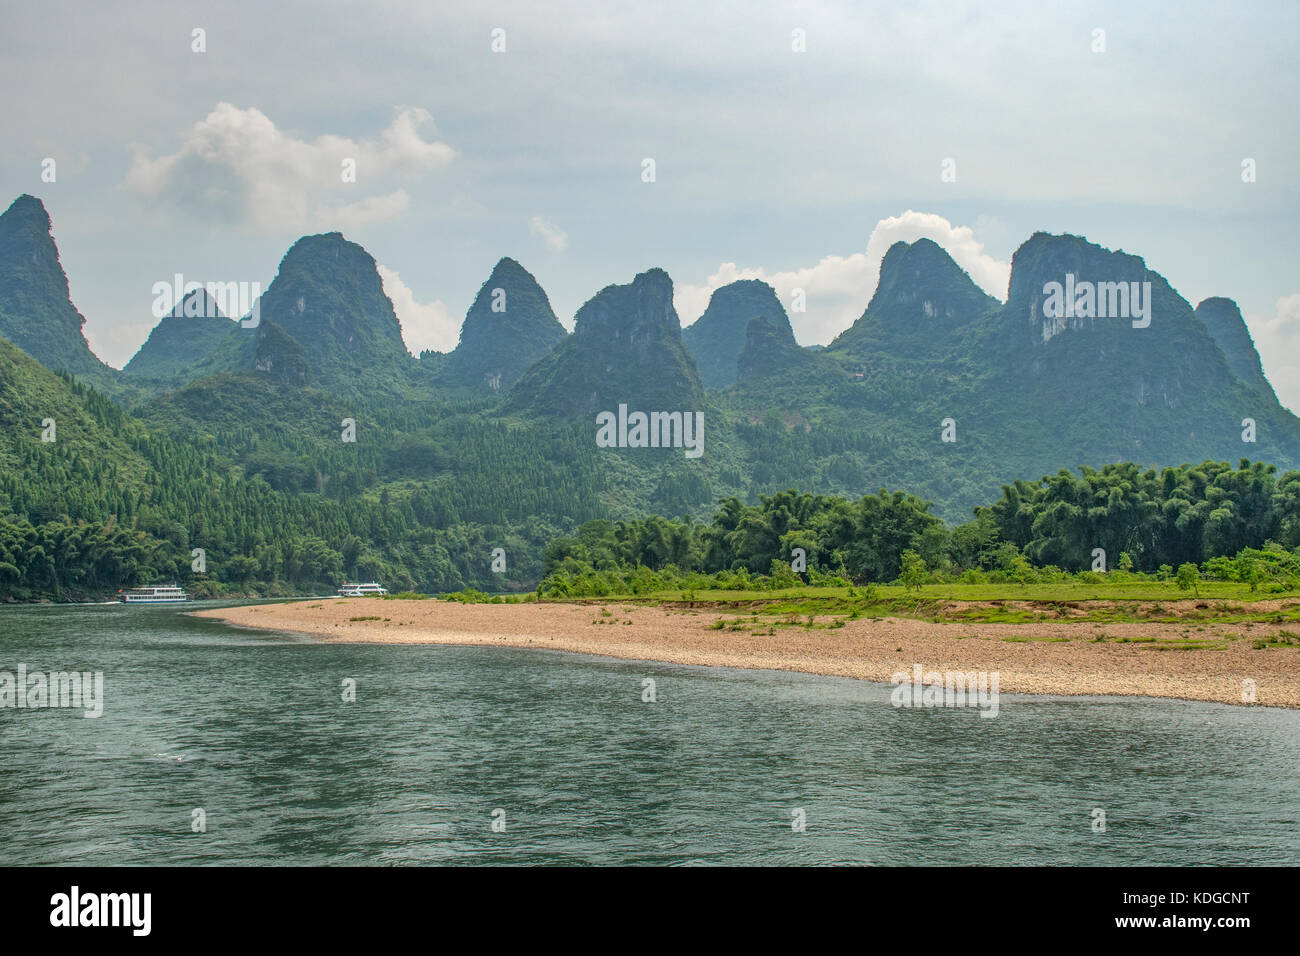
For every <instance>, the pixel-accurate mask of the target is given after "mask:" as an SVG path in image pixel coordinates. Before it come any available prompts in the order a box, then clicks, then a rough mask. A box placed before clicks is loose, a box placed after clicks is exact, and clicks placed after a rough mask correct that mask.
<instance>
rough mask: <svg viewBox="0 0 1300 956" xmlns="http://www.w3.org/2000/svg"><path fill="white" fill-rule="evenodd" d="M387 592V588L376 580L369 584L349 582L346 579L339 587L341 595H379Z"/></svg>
mask: <svg viewBox="0 0 1300 956" xmlns="http://www.w3.org/2000/svg"><path fill="white" fill-rule="evenodd" d="M387 593H388V589H387V588H381V587H380V586H379V585H378V584H376V583H375V582H374V581H371V582H370V583H369V584H349V583H348V582H347V581H344V582H343V586H342V587H341V588H339V597H377V596H381V595H384V594H387Z"/></svg>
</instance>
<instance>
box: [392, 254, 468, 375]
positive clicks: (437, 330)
mask: <svg viewBox="0 0 1300 956" xmlns="http://www.w3.org/2000/svg"><path fill="white" fill-rule="evenodd" d="M376 268H378V270H379V278H380V279H381V280H383V283H384V292H385V293H387V295H388V298H390V299H392V301H393V311H394V312H396V313H397V321H398V322H400V323H401V324H402V341H404V342H405V343H406V349H407V351H408V352H410V353H411V354H412V355H419V354H420V352H421V351H423V350H424V349H433V350H434V351H435V352H450V351H451V350H452V349H454V348H455V347H456V343H457V342H458V341H459V340H460V320H459V319H455V318H453V317H452V316H451V314H450V313H449V312H448V311H447V306H446V305H445V304H443V302H442V300H440V299H434V300H433V301H432V302H429V303H427V304H426V303H420V302H416V301H415V293H413V292H412V291H411V288H410V286H408V285H407V284H406V283H405V282H403V281H402V279H401V276H399V275H398V274H397V273H396V272H394V271H393V270H392V269H389V268H388V267H387V266H382V265H381V266H377V267H376Z"/></svg>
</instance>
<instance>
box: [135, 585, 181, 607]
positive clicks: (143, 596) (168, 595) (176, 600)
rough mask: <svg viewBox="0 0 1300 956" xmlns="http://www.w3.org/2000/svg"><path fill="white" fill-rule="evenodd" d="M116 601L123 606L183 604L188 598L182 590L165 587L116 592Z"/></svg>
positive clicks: (170, 586)
mask: <svg viewBox="0 0 1300 956" xmlns="http://www.w3.org/2000/svg"><path fill="white" fill-rule="evenodd" d="M117 599H118V600H119V601H121V602H122V603H123V604H183V603H185V602H186V601H188V600H189V599H190V596H189V595H188V594H186V593H185V589H184V588H178V587H175V586H174V585H166V586H163V587H152V588H131V589H130V590H127V591H118V592H117Z"/></svg>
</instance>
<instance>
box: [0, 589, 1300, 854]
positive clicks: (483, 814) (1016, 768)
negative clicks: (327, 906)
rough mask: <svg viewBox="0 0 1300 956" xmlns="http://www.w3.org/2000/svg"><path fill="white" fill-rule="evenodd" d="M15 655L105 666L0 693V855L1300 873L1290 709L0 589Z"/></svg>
mask: <svg viewBox="0 0 1300 956" xmlns="http://www.w3.org/2000/svg"><path fill="white" fill-rule="evenodd" d="M19 664H24V665H26V668H27V670H28V672H37V671H40V672H51V671H71V670H77V671H90V672H93V671H99V672H102V673H103V675H104V676H103V679H104V700H103V715H102V716H101V717H98V718H87V717H85V716H83V712H82V711H81V710H72V709H54V708H49V709H15V708H11V707H7V708H4V709H0V833H3V834H4V837H3V839H2V840H0V864H4V865H9V864H162V865H192V864H215V863H224V864H305V865H312V864H325V863H332V864H431V863H498V864H690V863H696V864H700V863H705V864H739V865H749V864H841V863H851V864H874V865H912V864H1034V863H1044V864H1090V865H1131V864H1157V865H1159V864H1170V865H1173V864H1247V863H1274V864H1290V865H1295V864H1296V863H1300V830H1298V829H1297V821H1300V712H1296V711H1284V710H1277V709H1270V708H1244V707H1229V706H1225V705H1219V704H1201V703H1189V702H1184V701H1164V700H1150V699H1140V698H1097V697H1094V698H1083V697H1080V698H1068V697H1047V696H1025V695H1011V694H1003V695H1002V697H1001V703H1000V707H999V712H998V716H997V717H996V718H994V719H988V718H981V717H980V716H979V711H978V710H977V709H975V708H969V709H960V708H959V709H901V708H894V707H892V706H891V705H890V702H889V693H890V689H891V688H889V687H888V686H884V685H878V684H870V683H865V682H862V681H854V680H848V679H841V678H830V677H817V676H811V675H804V674H786V673H780V672H775V671H743V670H731V669H724V668H699V667H682V666H676V665H668V664H656V663H644V662H632V661H616V660H606V659H603V658H595V657H587V656H581V655H573V654H565V653H559V652H550V651H541V650H537V651H534V650H514V649H501V648H481V647H439V646H429V647H417V646H377V645H375V646H368V645H359V644H352V645H343V644H338V645H328V644H323V643H319V642H317V641H315V640H312V639H309V638H306V637H302V636H297V635H290V634H271V633H258V632H252V631H248V630H241V629H237V628H233V627H230V626H228V625H226V624H223V623H221V622H217V621H208V620H198V619H195V618H190V617H187V616H185V615H184V614H183V613H182V612H181V611H180V610H179V609H178V608H171V607H139V606H136V607H123V606H116V605H113V606H77V607H57V606H40V607H10V608H0V671H9V672H11V673H16V671H17V668H18V665H19ZM647 679H650V680H652V681H653V682H654V684H653V689H654V695H653V696H654V698H655V699H654V700H653V701H647V700H644V699H643V698H644V697H646V696H648V694H647V687H648V685H647V683H646V681H647ZM348 682H355V688H356V692H355V696H356V699H355V701H345V700H344V699H343V698H344V696H345V690H346V688H347V687H348V686H350V684H349V683H348ZM1099 810H1100V811H1104V822H1105V827H1104V830H1103V829H1102V828H1101V826H1100V823H1101V820H1102V818H1101V816H1100V815H1099V814H1098V813H1097V811H1099ZM196 811H201V813H198V812H196ZM494 824H495V826H494ZM196 831H197V832H196Z"/></svg>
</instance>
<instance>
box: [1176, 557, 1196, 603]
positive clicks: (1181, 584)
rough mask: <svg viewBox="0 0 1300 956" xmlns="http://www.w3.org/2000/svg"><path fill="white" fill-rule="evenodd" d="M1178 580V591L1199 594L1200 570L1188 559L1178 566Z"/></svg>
mask: <svg viewBox="0 0 1300 956" xmlns="http://www.w3.org/2000/svg"><path fill="white" fill-rule="evenodd" d="M1175 580H1176V581H1177V582H1178V589H1179V590H1180V591H1192V592H1193V593H1195V595H1196V596H1197V597H1200V596H1201V571H1200V569H1199V568H1198V567H1197V566H1196V565H1194V564H1192V563H1191V562H1190V561H1189V562H1187V563H1186V564H1180V565H1179V566H1178V577H1177V578H1176V579H1175Z"/></svg>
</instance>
